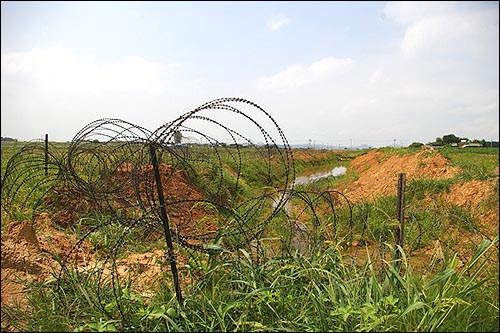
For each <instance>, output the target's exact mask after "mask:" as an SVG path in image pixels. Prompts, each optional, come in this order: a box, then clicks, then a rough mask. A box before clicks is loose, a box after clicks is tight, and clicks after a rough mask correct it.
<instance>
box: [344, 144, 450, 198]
mask: <svg viewBox="0 0 500 333" xmlns="http://www.w3.org/2000/svg"><path fill="white" fill-rule="evenodd" d="M349 169H351V170H354V171H355V172H357V173H358V174H359V178H358V179H357V180H356V181H354V182H353V183H352V184H351V185H350V186H349V187H347V188H346V189H344V193H345V194H346V196H347V197H348V198H349V200H351V201H352V202H353V203H356V202H360V201H372V200H375V199H376V198H378V197H380V196H387V195H396V194H397V184H398V174H399V173H405V174H406V180H407V181H408V180H411V179H419V178H430V179H440V178H451V177H453V176H454V175H456V174H457V172H458V168H457V167H452V166H450V165H449V162H448V160H447V159H446V158H444V157H443V156H441V155H440V154H438V153H437V152H435V151H434V150H433V149H429V148H423V149H422V150H421V151H419V152H418V153H416V154H412V155H392V156H387V155H386V154H384V153H383V152H381V151H377V150H371V151H369V152H368V153H367V154H365V155H362V156H360V157H358V158H356V159H354V160H353V161H352V163H351V164H350V166H349Z"/></svg>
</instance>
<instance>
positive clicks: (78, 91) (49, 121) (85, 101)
mask: <svg viewBox="0 0 500 333" xmlns="http://www.w3.org/2000/svg"><path fill="white" fill-rule="evenodd" d="M180 69H181V67H180V66H179V65H177V64H162V63H155V62H150V61H148V60H146V59H144V58H142V57H124V58H121V59H117V60H116V61H113V62H109V63H105V64H99V63H97V62H96V61H95V60H92V59H91V58H89V57H86V58H81V57H78V56H77V55H76V54H74V53H73V52H71V51H69V50H68V49H65V48H63V47H53V48H46V49H35V50H32V51H28V52H7V53H3V54H2V58H1V80H2V100H1V105H2V132H3V133H5V135H8V134H7V133H12V134H11V136H12V137H16V138H18V139H20V140H31V139H33V138H34V137H35V136H36V133H38V132H41V133H44V132H46V131H48V132H49V133H57V134H58V137H59V139H61V140H67V139H68V138H71V137H72V136H73V135H74V134H76V132H77V131H78V130H79V128H81V127H83V126H84V125H85V124H87V123H89V122H91V121H93V120H96V119H99V118H107V117H112V118H115V117H116V118H123V119H124V120H127V121H131V122H135V123H137V124H139V125H143V126H147V125H148V124H152V126H151V127H152V129H155V128H156V127H157V126H159V125H161V124H163V123H164V122H166V121H170V120H173V119H171V118H172V117H168V116H163V115H162V114H163V113H165V112H168V111H170V112H172V111H173V112H175V113H176V116H178V115H180V113H182V108H185V107H186V106H187V107H190V106H191V105H187V103H186V102H185V101H182V100H183V99H185V96H186V94H187V92H188V91H196V94H192V95H194V96H197V95H204V91H205V90H206V89H205V87H203V84H201V83H200V82H197V81H196V80H195V79H193V80H186V79H185V78H183V77H182V73H180ZM167 101H168V103H167ZM164 105H168V106H169V107H171V108H173V110H172V109H168V110H166V109H165V107H164ZM195 106H198V105H195ZM155 118H156V119H155ZM174 118H175V117H174ZM61 124H64V126H61ZM54 139H57V138H54Z"/></svg>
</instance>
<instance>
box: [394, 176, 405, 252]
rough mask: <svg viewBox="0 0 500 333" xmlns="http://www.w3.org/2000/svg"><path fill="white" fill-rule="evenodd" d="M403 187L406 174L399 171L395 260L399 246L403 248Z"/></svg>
mask: <svg viewBox="0 0 500 333" xmlns="http://www.w3.org/2000/svg"><path fill="white" fill-rule="evenodd" d="M405 189H406V174H404V173H400V174H399V176H398V204H397V218H398V221H399V226H397V227H396V261H399V259H401V250H400V248H401V249H402V248H403V239H404V226H405ZM398 245H399V247H398Z"/></svg>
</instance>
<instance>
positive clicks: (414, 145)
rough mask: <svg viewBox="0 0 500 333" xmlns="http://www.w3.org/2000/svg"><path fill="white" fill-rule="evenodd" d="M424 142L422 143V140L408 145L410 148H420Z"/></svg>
mask: <svg viewBox="0 0 500 333" xmlns="http://www.w3.org/2000/svg"><path fill="white" fill-rule="evenodd" d="M423 145H424V144H423V143H420V142H413V143H412V144H411V145H409V146H408V148H420V147H422V146H423Z"/></svg>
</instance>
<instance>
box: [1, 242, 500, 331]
mask: <svg viewBox="0 0 500 333" xmlns="http://www.w3.org/2000/svg"><path fill="white" fill-rule="evenodd" d="M386 246H388V249H389V251H390V252H391V253H392V255H394V249H393V248H392V247H391V246H389V245H386ZM497 246H498V237H497V238H495V239H494V240H493V241H489V240H483V241H482V242H481V244H480V246H479V247H478V249H477V251H476V252H475V253H474V256H473V257H472V259H471V260H470V261H469V262H468V263H466V264H465V265H464V266H463V267H462V268H459V267H458V260H457V257H456V256H451V257H449V258H447V259H446V261H445V262H444V263H443V266H442V269H441V270H440V271H439V272H437V273H435V274H433V275H431V276H428V277H425V278H424V277H422V276H421V275H419V274H418V273H415V272H413V270H412V267H411V265H410V264H409V262H408V260H407V259H406V257H405V256H404V252H403V258H402V261H401V262H395V261H392V260H388V261H385V262H384V264H383V266H382V267H377V266H376V265H374V263H373V262H372V261H371V259H370V257H368V258H367V260H366V261H365V262H364V263H362V264H355V263H354V262H352V261H351V260H349V258H348V257H346V256H343V255H342V254H341V251H339V249H338V248H337V247H335V246H328V247H323V248H318V249H317V251H316V252H314V253H313V254H312V255H311V256H310V257H304V256H301V255H300V254H297V253H296V254H295V255H292V256H288V257H281V258H271V259H269V260H266V261H263V262H261V263H256V262H255V261H254V260H253V258H252V255H251V254H250V253H249V252H247V251H245V250H243V249H242V250H240V251H238V252H236V253H228V252H221V253H218V254H214V255H211V256H209V257H208V258H205V259H206V260H201V261H199V262H198V263H199V266H198V267H191V266H187V267H185V269H186V270H187V272H188V274H192V277H193V279H192V280H191V281H192V282H191V283H189V284H188V285H186V286H185V287H184V299H185V303H184V305H183V306H180V305H179V304H177V301H176V299H175V295H174V293H173V291H172V287H171V285H172V284H171V281H169V278H168V274H165V275H164V277H163V279H161V280H160V284H159V287H158V292H157V293H155V294H154V295H153V296H152V297H149V296H145V295H141V294H140V293H139V292H138V291H135V290H131V289H129V286H127V285H124V286H122V289H121V290H120V292H119V293H120V300H121V311H122V315H120V310H119V307H118V305H117V303H116V300H115V299H114V298H113V296H112V293H111V291H110V290H104V291H103V292H102V293H101V296H100V302H99V301H98V299H97V298H96V296H95V291H96V287H97V286H96V283H97V281H96V279H95V276H93V275H87V276H81V275H78V274H77V273H75V271H72V270H69V271H68V272H67V273H68V274H66V275H65V276H64V279H63V280H62V281H61V283H60V284H59V285H58V284H56V282H55V281H48V282H45V283H38V284H36V283H31V284H27V285H26V287H27V288H28V289H29V291H30V292H29V306H28V308H27V309H26V310H23V309H22V308H20V307H15V306H13V307H10V306H9V307H3V308H2V316H7V317H9V319H10V320H11V321H12V322H14V323H15V328H17V329H18V330H28V331H32V330H36V331H189V332H191V331H193V332H194V331H196V332H200V331H210V332H213V331H224V332H225V331H323V332H327V331H349V332H354V331H377V332H380V331H399V332H402V331H407V332H410V331H412V332H421V331H498V329H499V327H498V294H496V295H495V294H494V293H495V289H494V288H493V289H487V290H488V292H486V293H485V291H484V289H483V287H484V286H486V285H488V284H491V283H493V284H494V283H495V282H497V281H495V280H494V278H495V277H494V275H493V274H492V272H491V271H489V270H488V262H489V259H490V256H491V255H492V254H493V253H494V251H495V250H496V247H497ZM496 290H498V288H497V289H496ZM104 310H105V311H104Z"/></svg>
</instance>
